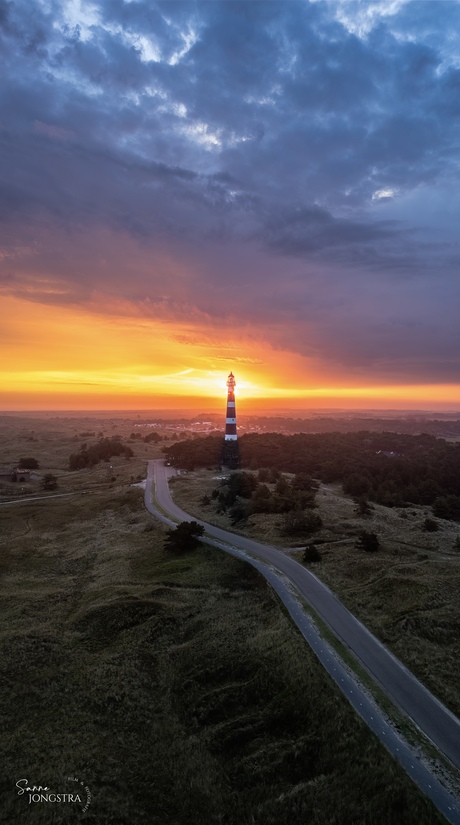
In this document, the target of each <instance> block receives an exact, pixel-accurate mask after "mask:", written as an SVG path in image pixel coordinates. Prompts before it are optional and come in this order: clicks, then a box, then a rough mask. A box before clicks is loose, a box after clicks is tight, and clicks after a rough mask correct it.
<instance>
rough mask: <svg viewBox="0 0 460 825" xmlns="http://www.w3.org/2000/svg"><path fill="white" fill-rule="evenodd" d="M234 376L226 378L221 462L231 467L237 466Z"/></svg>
mask: <svg viewBox="0 0 460 825" xmlns="http://www.w3.org/2000/svg"><path fill="white" fill-rule="evenodd" d="M235 386H236V381H235V376H234V375H233V372H231V373H230V375H229V376H228V379H227V413H226V416H225V438H224V447H223V456H222V463H223V464H225V465H226V466H227V467H231V468H232V469H233V468H235V467H238V466H239V463H240V461H239V451H238V434H237V432H236V406H235Z"/></svg>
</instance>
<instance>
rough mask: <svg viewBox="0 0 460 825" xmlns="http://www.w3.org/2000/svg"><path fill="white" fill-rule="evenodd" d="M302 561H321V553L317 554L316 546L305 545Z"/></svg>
mask: <svg viewBox="0 0 460 825" xmlns="http://www.w3.org/2000/svg"><path fill="white" fill-rule="evenodd" d="M303 560H304V561H306V562H316V561H321V553H320V552H319V550H318V548H317V546H316V544H307V546H306V548H305V550H304V551H303Z"/></svg>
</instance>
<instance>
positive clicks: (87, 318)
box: [0, 298, 460, 412]
mask: <svg viewBox="0 0 460 825" xmlns="http://www.w3.org/2000/svg"><path fill="white" fill-rule="evenodd" d="M2 306H3V309H4V323H3V343H2V352H3V359H2V369H1V370H0V381H1V384H2V388H3V399H2V403H1V406H2V408H3V409H5V410H21V409H29V410H34V409H48V410H51V409H153V408H166V407H167V408H188V409H191V408H193V407H194V406H196V405H197V404H200V405H203V404H206V406H207V407H209V408H210V409H211V408H212V407H214V408H216V409H219V408H220V406H221V405H222V399H223V397H224V395H225V393H226V390H227V388H226V380H227V375H228V373H229V372H230V370H232V371H233V372H234V374H235V376H236V386H237V393H238V408H239V410H240V411H245V412H250V410H251V409H257V410H258V411H260V410H262V409H263V408H264V407H265V408H273V407H274V406H279V407H280V408H282V407H289V408H292V409H295V408H298V409H302V408H303V409H308V408H309V407H311V408H315V407H334V406H337V407H341V408H347V407H348V408H358V407H361V408H367V409H368V408H371V407H373V408H377V407H381V408H385V407H387V408H388V407H389V408H396V407H401V408H405V409H407V408H419V409H420V408H423V409H436V408H438V409H440V408H448V407H451V408H455V407H457V408H458V407H460V396H459V388H458V387H457V386H455V385H447V384H446V385H436V386H434V385H432V386H431V385H422V384H418V385H415V384H414V385H404V386H401V385H400V384H397V383H391V384H390V383H388V384H386V385H380V386H379V385H371V386H370V385H368V384H366V383H365V381H364V380H363V379H361V382H360V384H357V383H355V382H352V381H350V379H348V380H346V378H342V377H340V380H338V377H337V376H334V375H333V374H332V373H331V377H330V381H329V382H326V381H325V380H324V375H325V371H324V365H322V364H320V363H319V362H316V363H315V362H314V361H313V360H311V359H310V360H309V359H307V358H303V357H302V356H300V355H298V354H295V353H289V352H283V351H280V350H274V349H272V348H271V347H270V345H269V344H268V343H267V342H266V341H262V340H260V339H254V338H253V337H251V335H250V334H249V333H248V334H247V335H245V334H241V335H240V336H239V338H238V340H237V341H235V340H233V339H231V338H230V337H229V336H226V335H225V332H222V330H221V329H218V328H211V327H208V328H206V329H205V330H204V329H202V328H198V327H193V326H191V325H186V324H180V323H172V322H171V321H168V322H166V321H161V320H155V319H151V318H145V317H133V316H132V315H131V316H128V315H126V314H121V313H120V314H116V313H114V314H112V315H110V316H109V315H102V314H97V313H95V312H90V311H87V310H84V309H81V308H77V307H64V306H50V305H41V304H38V303H33V302H30V301H25V300H20V299H17V298H4V299H3V302H2ZM37 342H38V343H37Z"/></svg>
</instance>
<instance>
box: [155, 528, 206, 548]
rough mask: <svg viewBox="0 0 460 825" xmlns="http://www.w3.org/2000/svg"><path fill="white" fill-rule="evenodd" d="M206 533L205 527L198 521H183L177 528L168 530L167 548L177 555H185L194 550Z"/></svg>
mask: <svg viewBox="0 0 460 825" xmlns="http://www.w3.org/2000/svg"><path fill="white" fill-rule="evenodd" d="M203 533H204V527H203V526H202V525H201V524H198V522H196V521H182V522H181V523H180V524H178V525H177V527H175V528H173V529H172V530H168V532H167V534H166V539H165V548H166V549H167V550H172V551H173V552H175V553H185V552H187V551H190V550H194V549H195V547H196V546H197V544H198V539H199V537H200V536H202V535H203Z"/></svg>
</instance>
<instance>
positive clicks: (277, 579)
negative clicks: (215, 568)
mask: <svg viewBox="0 0 460 825" xmlns="http://www.w3.org/2000/svg"><path fill="white" fill-rule="evenodd" d="M173 474H174V470H173V469H172V468H171V470H170V469H169V468H166V467H165V466H164V463H163V461H161V460H156V461H149V462H148V476H147V482H146V486H145V505H146V507H147V509H148V510H149V511H150V512H151V513H152V514H153V515H155V516H156V517H157V518H160V519H161V520H162V521H163V522H165V523H166V524H169V525H171V526H175V525H176V522H174V521H171V519H169V518H168V517H167V516H166V515H165V513H167V514H169V515H170V516H172V517H173V518H174V519H178V520H179V521H192V520H196V521H198V522H199V523H200V524H202V525H203V526H204V527H205V529H206V533H207V535H208V536H212V537H214V539H217V541H212V540H209V539H208V542H209V543H211V544H213V545H215V546H217V547H220V548H221V549H224V550H226V551H227V552H230V553H232V554H233V555H236V556H239V557H243V558H246V560H247V561H249V562H250V563H251V564H253V566H255V567H256V568H257V569H259V570H260V571H261V572H262V573H263V575H264V576H265V577H266V578H267V579H268V580H269V582H270V584H271V585H272V586H273V587H274V589H275V590H276V591H277V592H278V594H279V595H280V597H281V598H282V601H283V602H284V604H285V605H286V607H287V608H288V610H289V612H290V614H291V616H292V617H293V619H294V621H295V622H296V624H297V626H298V627H299V628H300V630H301V632H302V633H303V635H304V636H305V638H306V639H307V641H308V642H309V644H310V645H311V646H312V647H313V649H314V651H315V653H316V655H317V656H318V658H319V659H320V660H321V661H322V663H323V664H324V665H325V667H327V669H328V671H329V673H330V674H331V676H332V677H333V678H334V679H335V681H336V682H337V684H338V685H339V687H340V688H341V689H342V690H343V691H344V693H345V694H346V695H347V698H348V699H349V701H350V702H351V703H352V704H353V706H354V707H355V709H356V710H357V711H358V713H360V715H361V716H362V717H363V719H364V720H365V721H366V723H367V724H368V725H369V726H370V727H371V728H372V730H374V732H375V733H377V735H378V736H379V738H380V739H381V740H382V741H383V742H384V744H385V745H386V747H387V748H388V750H390V752H391V753H393V755H395V756H396V757H397V758H398V760H399V761H400V763H401V764H402V765H403V767H404V768H405V769H406V771H407V772H408V773H409V775H410V776H411V777H412V778H413V779H414V781H415V782H416V783H417V784H418V785H419V787H420V788H421V789H422V790H423V791H424V792H425V793H426V794H427V795H428V796H429V797H430V798H431V799H432V800H433V802H435V804H436V806H437V807H438V809H439V810H440V811H441V812H442V813H443V814H444V816H446V818H447V819H448V820H449V821H450V822H451V823H454V825H460V806H459V804H458V802H457V801H456V800H455V799H454V798H453V797H452V796H451V795H450V794H449V793H448V792H447V791H446V790H445V789H444V788H443V786H442V785H440V784H439V783H438V782H437V780H436V779H435V778H434V776H433V774H432V773H431V772H430V771H428V770H427V769H426V768H425V767H424V766H423V765H422V764H421V763H420V762H418V761H417V759H416V758H415V757H414V754H413V752H412V750H411V749H410V748H409V747H408V746H407V744H406V743H405V742H404V741H403V740H402V739H401V738H400V737H399V736H398V735H397V734H396V732H395V731H394V729H393V728H392V727H391V726H390V725H388V723H387V722H386V721H385V719H384V717H383V716H382V714H381V713H380V712H379V710H378V708H377V707H376V706H375V704H374V703H373V702H372V700H369V697H368V696H367V695H366V694H365V692H363V691H361V690H360V689H359V687H358V686H357V685H356V682H355V681H354V680H353V678H352V677H351V676H350V674H349V673H348V672H347V671H346V670H345V669H344V668H343V667H342V665H341V663H340V661H339V659H338V658H337V657H335V655H334V652H333V650H332V649H331V648H330V647H328V645H327V644H326V643H325V642H324V640H323V639H322V638H321V637H320V636H319V635H318V633H317V632H316V630H315V628H314V626H313V625H312V623H311V622H310V621H309V619H308V616H307V614H306V613H305V611H303V610H302V608H301V606H300V605H299V602H298V599H296V598H295V596H294V594H293V592H292V585H293V586H294V590H295V591H297V593H298V594H300V595H301V596H303V597H304V598H305V599H306V600H307V601H308V602H309V603H310V604H311V605H312V607H313V608H314V610H315V611H316V613H317V614H318V615H319V616H320V617H321V618H322V619H323V620H324V621H325V622H326V623H327V625H329V627H330V628H331V630H333V632H334V633H335V635H336V636H337V637H338V638H339V639H340V640H341V641H342V643H344V644H345V645H346V646H347V647H348V648H349V649H350V651H351V652H352V653H353V654H354V655H355V657H356V658H357V659H358V660H359V661H360V662H361V664H362V665H363V666H364V667H365V668H366V670H367V671H368V672H369V673H370V674H371V676H372V677H373V679H374V680H375V681H376V682H377V683H378V684H379V685H380V686H381V687H382V688H383V690H384V691H385V693H386V694H387V695H388V696H389V697H390V698H391V699H392V700H393V701H394V702H395V703H396V704H397V705H398V706H399V707H400V708H401V709H402V710H403V711H404V712H405V713H406V714H407V716H409V717H410V718H411V719H412V720H413V721H414V722H415V724H416V725H417V727H418V728H420V730H421V731H422V732H423V733H425V735H426V736H427V737H428V738H429V739H431V740H432V741H433V742H434V743H435V744H436V745H437V747H438V748H439V749H440V750H441V751H442V752H443V753H444V754H445V755H446V756H447V757H448V758H449V759H450V760H451V762H452V763H453V764H454V765H455V766H456V767H457V768H460V722H459V720H458V719H457V718H456V717H455V716H454V715H453V714H452V713H451V712H450V711H449V710H448V709H447V708H446V707H444V705H442V703H441V702H439V700H438V699H436V698H435V697H434V696H433V695H432V694H431V693H430V692H429V691H428V690H427V689H426V688H425V687H424V685H422V684H421V682H419V681H418V680H417V679H416V678H415V676H413V674H412V673H410V671H408V670H407V668H405V667H404V665H403V664H402V663H401V662H399V661H398V659H396V658H395V657H394V656H393V654H392V653H390V652H389V651H388V650H387V649H386V648H385V647H384V646H383V645H382V644H381V643H380V642H379V641H378V639H376V638H375V636H373V635H372V634H371V633H370V632H369V631H368V630H367V628H365V627H364V625H362V624H361V623H360V622H359V621H358V620H357V619H356V618H355V617H354V616H353V615H352V614H351V613H350V611H349V610H347V609H346V607H344V605H343V604H342V603H341V602H340V601H339V600H338V599H337V597H336V596H335V595H334V594H333V593H332V592H331V590H329V588H328V587H326V585H324V584H323V583H322V582H321V581H320V580H319V579H318V578H317V577H316V576H314V575H313V573H311V572H310V571H309V570H307V569H306V568H305V567H303V566H302V565H300V564H299V563H298V562H296V561H295V560H294V559H292V558H290V557H289V556H287V555H285V554H284V553H283V552H281V551H280V550H277V549H276V548H275V547H271V546H268V545H265V544H260V543H259V542H256V541H253V540H252V539H248V538H246V537H244V536H239V535H237V534H235V533H230V532H228V531H226V530H222V529H221V528H219V527H215V526H213V525H212V524H208V523H207V522H203V521H200V520H199V519H195V518H194V517H193V516H191V515H189V514H188V513H185V512H184V511H183V510H181V508H180V507H178V506H177V504H175V503H174V501H173V500H172V498H171V494H170V492H169V487H168V476H170V475H173ZM153 480H154V481H155V499H156V502H157V503H158V505H159V506H160V508H162V510H163V511H164V512H161V510H158V509H157V508H156V507H155V506H154V504H152V482H153ZM280 573H281V574H282V575H281V576H280ZM283 579H284V581H283ZM286 580H287V581H286Z"/></svg>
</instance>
